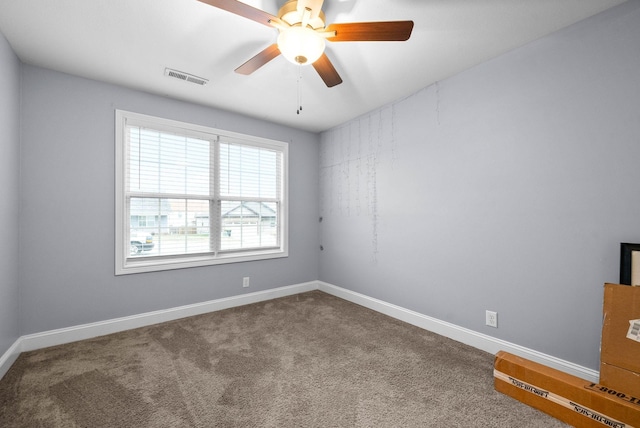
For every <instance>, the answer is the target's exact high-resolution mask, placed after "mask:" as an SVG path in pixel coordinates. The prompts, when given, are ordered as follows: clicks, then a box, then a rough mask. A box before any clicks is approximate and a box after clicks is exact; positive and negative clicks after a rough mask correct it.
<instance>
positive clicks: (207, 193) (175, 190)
mask: <svg viewBox="0 0 640 428" xmlns="http://www.w3.org/2000/svg"><path fill="white" fill-rule="evenodd" d="M287 157H288V145H287V143H284V142H280V141H273V140H267V139H263V138H257V137H252V136H247V135H242V134H236V133H232V132H227V131H220V130H217V129H212V128H207V127H203V126H198V125H192V124H188V123H183V122H177V121H172V120H167V119H160V118H156V117H151V116H145V115H141V114H136V113H130V112H125V111H121V110H116V275H121V274H127V273H138V272H149V271H157V270H166V269H178V268H185V267H193V266H204V265H212V264H220V263H231V262H242V261H249V260H262V259H267V258H276V257H286V256H287V236H288V233H287V212H288V210H287V198H286V196H287V170H288V167H287Z"/></svg>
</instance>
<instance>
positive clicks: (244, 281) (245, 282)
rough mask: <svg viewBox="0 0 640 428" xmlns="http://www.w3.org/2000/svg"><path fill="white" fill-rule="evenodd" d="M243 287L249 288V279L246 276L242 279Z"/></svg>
mask: <svg viewBox="0 0 640 428" xmlns="http://www.w3.org/2000/svg"><path fill="white" fill-rule="evenodd" d="M242 286H243V287H245V288H246V287H248V286H249V277H248V276H245V277H244V278H242Z"/></svg>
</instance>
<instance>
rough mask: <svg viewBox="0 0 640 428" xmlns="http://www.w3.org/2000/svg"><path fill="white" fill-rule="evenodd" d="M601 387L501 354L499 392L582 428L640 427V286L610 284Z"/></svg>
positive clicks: (497, 373)
mask: <svg viewBox="0 0 640 428" xmlns="http://www.w3.org/2000/svg"><path fill="white" fill-rule="evenodd" d="M600 352H601V355H600V361H601V364H600V383H599V384H596V383H592V382H589V381H586V380H583V379H580V378H577V377H575V376H571V375H569V374H567V373H564V372H561V371H558V370H554V369H552V368H550V367H546V366H544V365H542V364H537V363H535V362H533V361H529V360H526V359H524V358H520V357H517V356H515V355H511V354H508V353H506V352H499V353H498V354H497V355H496V360H495V368H494V379H495V388H496V390H497V391H500V392H502V393H504V394H507V395H510V396H512V397H514V398H516V399H518V400H520V401H522V402H523V403H526V404H529V405H530V406H532V407H535V408H537V409H540V410H542V411H544V412H546V413H548V414H550V415H551V416H554V417H556V418H558V419H560V420H562V421H564V422H567V423H569V424H571V425H573V426H576V427H596V428H599V427H603V426H610V427H617V428H632V427H636V428H640V287H631V286H628V285H618V284H605V287H604V305H603V324H602V345H601V350H600Z"/></svg>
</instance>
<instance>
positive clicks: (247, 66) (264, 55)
mask: <svg viewBox="0 0 640 428" xmlns="http://www.w3.org/2000/svg"><path fill="white" fill-rule="evenodd" d="M278 55H280V49H278V45H277V44H275V43H274V44H273V45H271V46H269V47H268V48H266V49H264V50H263V51H261V52H260V53H259V54H257V55H256V56H254V57H253V58H251V59H250V60H249V61H247V62H245V63H244V64H242V65H241V66H240V67H238V68H236V69H235V72H236V73H240V74H245V75H249V74H251V73H253V72H254V71H256V70H257V69H259V68H260V67H262V66H263V65H265V64H266V63H268V62H269V61H271V60H272V59H274V58H275V57H277V56H278Z"/></svg>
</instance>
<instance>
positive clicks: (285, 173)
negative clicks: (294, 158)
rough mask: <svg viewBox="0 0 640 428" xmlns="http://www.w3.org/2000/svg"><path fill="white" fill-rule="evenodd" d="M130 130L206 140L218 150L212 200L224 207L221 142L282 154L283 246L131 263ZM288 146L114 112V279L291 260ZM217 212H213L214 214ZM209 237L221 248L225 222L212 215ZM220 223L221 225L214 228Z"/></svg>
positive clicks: (280, 232) (149, 258)
mask: <svg viewBox="0 0 640 428" xmlns="http://www.w3.org/2000/svg"><path fill="white" fill-rule="evenodd" d="M127 125H131V126H141V127H148V128H152V129H154V130H157V131H160V132H163V131H164V132H170V133H173V134H179V135H182V136H185V137H196V138H200V139H207V140H209V141H211V142H214V144H216V148H215V149H214V154H215V156H214V159H213V160H214V165H213V166H212V167H211V170H212V171H213V172H214V177H213V178H212V180H213V182H214V183H215V186H216V190H215V191H214V195H210V200H212V201H215V202H216V203H220V202H221V201H224V200H225V198H222V197H220V192H219V185H220V165H219V161H220V160H219V155H220V147H219V145H218V144H219V142H220V141H222V142H231V143H237V144H241V145H247V146H252V147H258V148H265V149H270V150H275V151H277V152H279V153H281V156H282V163H281V184H280V185H281V188H280V189H279V193H280V195H281V196H280V198H279V201H278V203H279V205H280V210H279V218H278V229H279V230H278V231H277V233H278V238H279V242H280V245H279V246H277V247H271V248H267V249H251V250H244V249H243V250H224V251H218V248H219V243H218V244H217V245H216V249H215V250H214V251H213V252H211V253H199V254H179V255H159V256H147V257H136V258H132V257H129V255H130V254H129V248H130V238H129V236H130V221H131V220H130V217H131V215H130V212H129V211H128V209H127V189H126V183H127V177H126V174H127V162H128V159H127V156H128V143H127V141H128V140H127V136H126V132H127ZM288 189H289V144H288V143H286V142H283V141H277V140H271V139H266V138H261V137H256V136H252V135H246V134H240V133H236V132H231V131H225V130H221V129H216V128H211V127H208V126H202V125H196V124H191V123H187V122H181V121H177V120H171V119H166V118H160V117H155V116H149V115H145V114H140V113H134V112H130V111H125V110H118V109H116V110H115V274H116V275H125V274H132V273H143V272H156V271H164V270H172V269H184V268H191V267H199V266H211V265H220V264H227V263H239V262H247V261H256V260H267V259H274V258H282V257H288V256H289V252H288V247H289V232H288V231H289V222H288V219H289V204H288V199H289V190H288ZM212 210H213V209H212ZM209 218H210V222H209V227H210V236H211V239H212V241H215V242H218V240H219V239H220V237H218V236H217V234H218V232H219V231H220V230H221V229H220V228H221V226H222V218H221V217H219V216H215V220H212V216H211V215H210V217H209ZM216 220H220V224H215V221H216Z"/></svg>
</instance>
